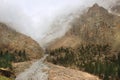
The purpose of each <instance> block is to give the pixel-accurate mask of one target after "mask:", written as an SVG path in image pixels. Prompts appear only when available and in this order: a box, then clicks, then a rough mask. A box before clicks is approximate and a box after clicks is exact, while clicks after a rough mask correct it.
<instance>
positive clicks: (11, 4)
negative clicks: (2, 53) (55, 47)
mask: <svg viewBox="0 0 120 80" xmlns="http://www.w3.org/2000/svg"><path fill="white" fill-rule="evenodd" d="M116 1H117V0H116ZM116 1H115V0H0V22H3V23H6V24H7V25H9V26H10V27H11V28H13V29H15V30H16V31H18V32H21V33H23V34H26V35H28V36H30V37H32V38H33V39H34V40H36V41H37V42H39V43H40V45H41V46H45V45H46V44H47V43H48V42H50V41H53V40H54V39H56V38H59V37H61V36H62V35H64V34H65V32H66V31H67V30H68V29H69V28H70V25H69V23H70V22H71V21H72V20H73V19H74V17H77V12H78V13H82V11H84V10H85V9H87V8H88V7H90V6H92V5H93V4H94V3H98V4H99V5H100V6H103V7H104V8H106V9H109V8H110V7H111V6H112V5H114V4H115V3H116Z"/></svg>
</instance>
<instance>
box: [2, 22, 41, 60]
mask: <svg viewBox="0 0 120 80" xmlns="http://www.w3.org/2000/svg"><path fill="white" fill-rule="evenodd" d="M0 49H1V50H3V51H6V50H8V51H10V52H13V51H15V50H16V51H20V50H21V51H22V50H25V52H26V55H27V57H28V58H30V59H36V58H40V57H42V55H43V50H42V48H41V47H40V46H39V44H38V43H37V42H36V41H34V40H33V39H32V38H30V37H28V36H26V35H23V34H21V33H18V32H16V31H14V30H12V29H10V28H8V27H7V25H5V24H3V23H0Z"/></svg>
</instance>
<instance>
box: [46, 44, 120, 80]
mask: <svg viewBox="0 0 120 80" xmlns="http://www.w3.org/2000/svg"><path fill="white" fill-rule="evenodd" d="M47 53H48V54H50V56H49V57H48V58H47V60H48V61H50V62H53V63H54V64H58V65H63V66H66V67H71V66H75V67H77V68H78V69H80V70H83V71H87V72H89V73H92V74H95V75H97V76H99V77H100V78H102V79H103V80H119V79H120V77H119V76H120V52H113V51H112V48H111V46H109V45H108V44H105V45H98V44H89V45H80V46H79V47H78V48H77V49H72V48H63V47H62V48H59V49H55V50H52V51H50V50H47Z"/></svg>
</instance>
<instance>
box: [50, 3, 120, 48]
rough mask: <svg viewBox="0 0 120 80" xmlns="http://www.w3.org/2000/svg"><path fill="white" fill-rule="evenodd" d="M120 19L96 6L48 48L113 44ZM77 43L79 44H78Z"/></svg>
mask: <svg viewBox="0 0 120 80" xmlns="http://www.w3.org/2000/svg"><path fill="white" fill-rule="evenodd" d="M119 22H120V17H119V16H117V15H113V14H111V13H109V12H108V11H107V10H106V9H104V8H103V7H101V6H99V5H98V4H94V5H93V6H92V7H90V8H89V9H88V11H87V12H85V13H84V14H83V15H80V16H79V17H78V18H75V19H74V21H73V22H72V24H71V25H72V28H71V29H70V30H69V31H68V32H67V33H66V35H65V36H63V37H62V38H61V39H57V40H56V41H55V42H53V43H52V44H51V45H50V46H49V47H48V48H49V49H55V48H58V47H59V48H60V47H76V46H78V44H89V43H91V44H113V42H115V41H116V36H115V35H116V33H117V31H116V30H118V29H119V26H120V23H119ZM76 43H77V44H76Z"/></svg>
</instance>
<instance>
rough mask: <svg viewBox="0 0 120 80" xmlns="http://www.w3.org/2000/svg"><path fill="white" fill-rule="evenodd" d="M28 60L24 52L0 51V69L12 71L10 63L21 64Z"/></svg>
mask: <svg viewBox="0 0 120 80" xmlns="http://www.w3.org/2000/svg"><path fill="white" fill-rule="evenodd" d="M26 60H29V59H28V58H27V57H26V52H25V50H24V51H15V52H13V53H11V52H9V51H2V50H1V51H0V68H10V69H12V64H11V63H12V62H23V61H26Z"/></svg>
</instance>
